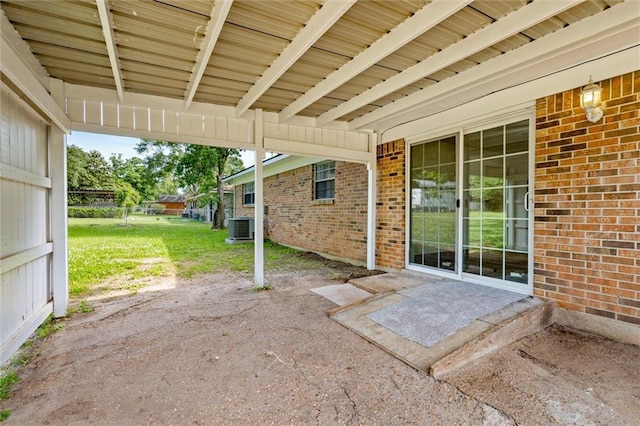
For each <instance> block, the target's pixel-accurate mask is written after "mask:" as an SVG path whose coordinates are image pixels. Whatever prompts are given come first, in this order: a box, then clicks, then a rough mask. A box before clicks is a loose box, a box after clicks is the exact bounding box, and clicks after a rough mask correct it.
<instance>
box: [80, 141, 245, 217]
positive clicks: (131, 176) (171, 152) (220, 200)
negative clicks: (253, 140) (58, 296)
mask: <svg viewBox="0 0 640 426" xmlns="http://www.w3.org/2000/svg"><path fill="white" fill-rule="evenodd" d="M135 150H136V152H137V153H138V155H139V156H137V157H132V158H126V159H125V158H123V157H122V154H117V155H112V156H111V157H110V158H109V159H108V160H107V159H105V158H104V157H103V156H102V154H101V153H100V152H99V151H96V150H91V151H88V152H87V151H84V150H83V149H82V148H79V147H77V146H75V145H69V146H68V147H67V189H68V191H69V204H70V205H73V204H82V203H83V202H87V200H90V199H91V197H93V195H91V194H92V193H94V192H95V191H105V192H112V193H113V194H114V197H115V198H114V202H115V204H117V205H118V206H120V207H133V206H137V205H140V204H141V203H142V202H145V201H155V200H157V199H158V196H159V195H161V194H184V195H187V196H189V195H201V194H204V196H202V197H200V198H199V199H198V202H199V205H200V206H205V205H208V204H209V203H211V204H213V205H215V206H216V212H217V214H216V216H215V217H214V223H213V227H216V228H223V227H224V208H225V206H224V188H223V183H222V179H223V178H224V177H225V176H229V175H230V174H233V173H235V172H238V171H240V170H242V169H243V168H244V166H243V164H242V159H241V158H240V151H239V150H237V149H229V148H217V147H211V146H201V145H190V144H181V143H172V142H166V141H161V140H155V139H141V140H140V142H138V144H136V147H135ZM89 202H90V201H89Z"/></svg>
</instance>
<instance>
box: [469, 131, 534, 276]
mask: <svg viewBox="0 0 640 426" xmlns="http://www.w3.org/2000/svg"><path fill="white" fill-rule="evenodd" d="M464 140H465V142H464V146H463V148H464V150H465V152H464V155H463V158H464V165H463V166H464V167H463V177H462V187H463V191H462V205H463V210H462V217H463V218H462V258H463V265H462V271H463V272H466V273H470V274H475V275H480V276H485V277H491V278H497V279H501V280H507V281H515V282H521V283H525V284H526V283H527V282H528V273H529V272H528V264H529V263H528V259H529V255H528V251H529V244H528V235H529V212H528V205H527V204H528V202H527V198H528V191H529V189H528V185H529V182H528V176H529V170H528V164H529V160H528V158H529V154H528V146H529V143H528V141H529V122H528V120H523V121H520V122H517V123H511V124H508V125H505V126H498V127H494V128H491V129H486V130H482V131H478V132H473V133H470V134H466V135H465V136H464ZM467 149H468V151H466V150H467Z"/></svg>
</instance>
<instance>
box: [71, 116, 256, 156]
mask: <svg viewBox="0 0 640 426" xmlns="http://www.w3.org/2000/svg"><path fill="white" fill-rule="evenodd" d="M70 129H71V130H72V131H78V132H87V133H99V134H103V135H115V136H125V137H129V138H140V139H158V140H163V141H167V142H175V143H191V144H194V145H204V146H214V147H217V148H231V149H243V150H246V151H253V150H255V145H254V144H252V143H242V142H237V141H229V140H224V139H215V138H205V137H200V136H191V135H176V134H171V133H163V132H150V131H147V130H144V129H127V128H119V127H111V126H102V125H99V124H90V123H80V122H77V121H73V122H71V127H70Z"/></svg>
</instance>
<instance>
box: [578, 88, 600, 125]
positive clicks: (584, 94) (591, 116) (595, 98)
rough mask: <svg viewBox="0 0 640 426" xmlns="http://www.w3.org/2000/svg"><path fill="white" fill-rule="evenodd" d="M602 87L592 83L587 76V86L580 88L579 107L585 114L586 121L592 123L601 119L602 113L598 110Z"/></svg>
mask: <svg viewBox="0 0 640 426" xmlns="http://www.w3.org/2000/svg"><path fill="white" fill-rule="evenodd" d="M601 92H602V87H600V86H598V85H597V84H595V83H594V82H593V80H592V79H591V76H589V84H587V85H586V86H584V87H583V88H582V91H581V92H580V106H581V107H582V109H584V112H586V113H587V120H589V121H590V122H592V123H595V122H597V121H598V120H600V119H601V118H602V115H603V114H604V112H603V111H602V109H601V108H600V104H601V96H600V94H601Z"/></svg>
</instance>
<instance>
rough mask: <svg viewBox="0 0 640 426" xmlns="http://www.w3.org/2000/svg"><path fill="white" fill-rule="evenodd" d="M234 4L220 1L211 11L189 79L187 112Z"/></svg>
mask: <svg viewBox="0 0 640 426" xmlns="http://www.w3.org/2000/svg"><path fill="white" fill-rule="evenodd" d="M232 4H233V0H218V1H216V2H215V3H214V6H213V8H212V9H211V17H210V19H209V24H208V25H207V29H206V30H205V36H204V40H203V41H202V46H200V51H199V52H198V56H197V58H196V63H195V65H194V66H193V69H192V70H191V77H190V78H189V84H188V85H187V92H186V95H185V101H184V109H185V111H186V110H188V109H189V107H190V106H191V101H193V97H194V96H195V94H196V92H197V91H198V86H199V85H200V80H202V75H203V74H204V70H205V69H206V68H207V64H208V63H209V59H210V58H211V54H212V53H213V49H214V47H215V46H216V43H217V42H218V37H219V36H220V32H221V31H222V27H223V26H224V22H225V21H226V19H227V15H228V14H229V10H230V9H231V5H232Z"/></svg>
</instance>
